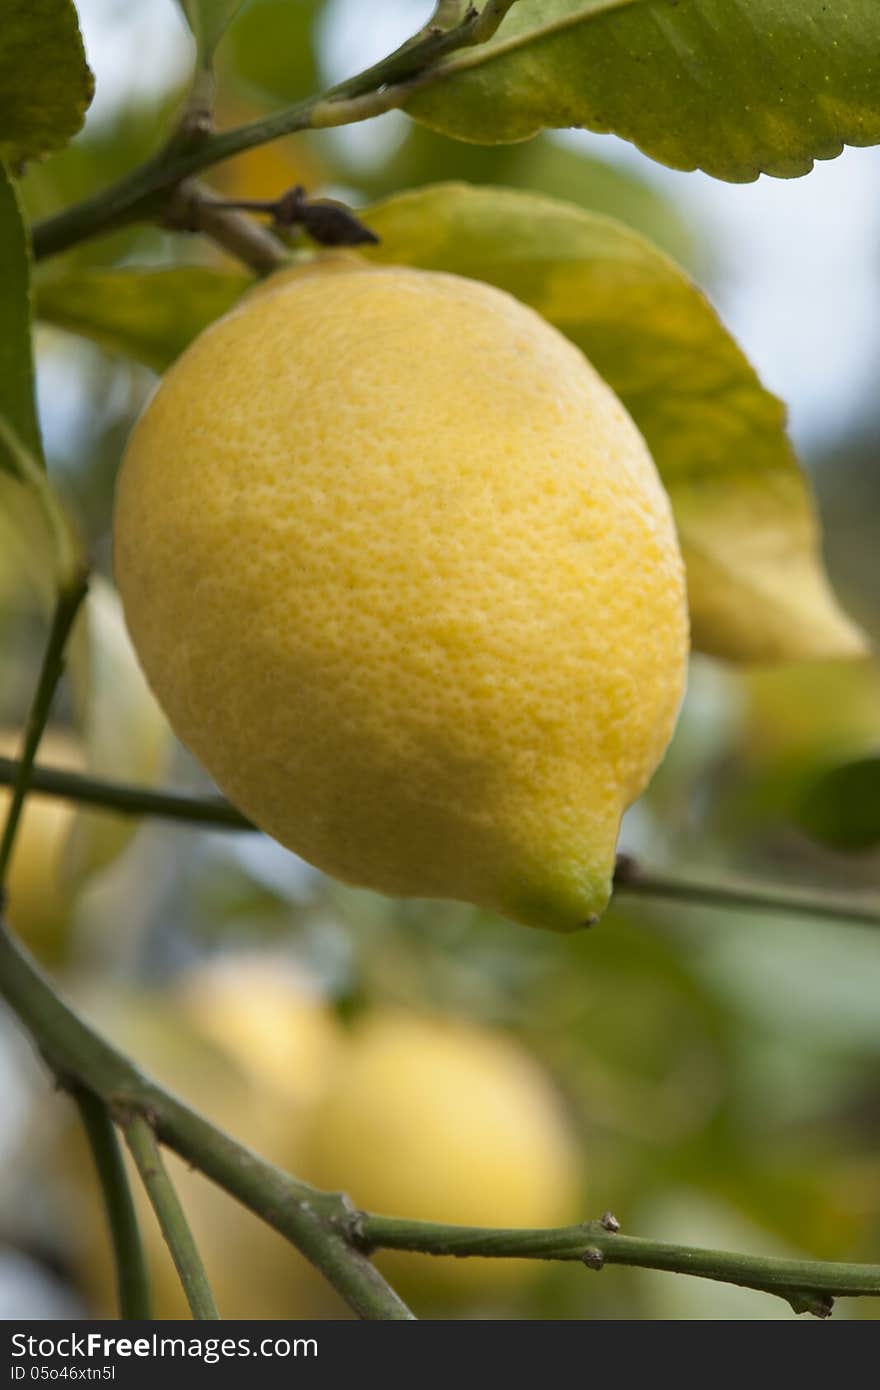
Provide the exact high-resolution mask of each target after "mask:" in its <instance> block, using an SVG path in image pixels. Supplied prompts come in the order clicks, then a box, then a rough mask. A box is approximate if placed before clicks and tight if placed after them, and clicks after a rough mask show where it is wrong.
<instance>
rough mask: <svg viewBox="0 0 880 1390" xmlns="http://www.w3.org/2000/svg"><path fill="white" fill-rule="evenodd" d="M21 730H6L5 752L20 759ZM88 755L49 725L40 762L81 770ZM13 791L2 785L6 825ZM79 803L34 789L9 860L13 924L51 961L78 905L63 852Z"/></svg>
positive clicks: (2, 737)
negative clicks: (69, 884) (66, 874)
mask: <svg viewBox="0 0 880 1390" xmlns="http://www.w3.org/2000/svg"><path fill="white" fill-rule="evenodd" d="M21 742H22V739H21V735H19V734H15V733H13V732H11V731H3V732H0V755H2V756H3V757H5V758H17V757H19V756H20V753H21ZM84 761H85V760H84V757H83V752H82V749H81V748H80V746H79V744H78V743H77V742H76V740H75V739H73V738H72V737H71V736H70V735H68V734H65V733H62V732H60V731H57V730H51V729H50V730H49V731H48V732H47V733H46V734H44V735H43V738H42V740H41V742H40V748H39V753H38V762H42V763H46V765H47V766H49V767H58V768H62V769H63V770H65V771H68V772H80V771H82V768H83V765H84ZM11 796H12V793H11V791H10V790H9V788H7V787H2V788H0V825H2V824H3V822H4V821H5V818H6V813H7V811H8V809H9V803H10V800H11ZM75 809H76V808H75V807H74V805H73V804H72V803H71V802H67V801H62V800H60V799H59V798H57V797H50V796H43V795H42V794H41V793H39V792H32V793H31V794H30V795H29V796H28V798H27V801H26V802H25V806H24V811H23V812H22V816H21V820H20V821H19V823H18V832H17V834H16V840H15V846H14V848H13V851H12V860H11V862H10V865H9V878H8V882H7V890H8V895H9V903H8V907H7V909H6V912H7V916H8V918H9V922H10V925H11V926H12V927H13V928H14V930H15V931H16V932H17V933H18V934H19V935H20V936H21V938H22V940H24V941H25V942H27V944H28V946H29V947H30V949H31V950H32V951H33V952H34V954H35V955H36V956H37V957H38V958H39V959H40V960H42V961H43V962H44V963H45V964H48V965H52V964H55V963H57V961H58V960H59V959H60V958H61V956H62V955H63V953H64V936H65V931H66V928H67V926H68V924H69V920H70V915H71V910H72V905H73V904H72V895H71V893H70V891H69V890H68V888H67V886H66V885H65V882H64V873H63V856H64V848H65V845H66V843H67V837H68V835H69V833H70V830H71V827H72V825H73V817H74V814H75Z"/></svg>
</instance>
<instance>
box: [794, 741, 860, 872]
mask: <svg viewBox="0 0 880 1390" xmlns="http://www.w3.org/2000/svg"><path fill="white" fill-rule="evenodd" d="M795 818H796V820H797V823H798V825H800V827H801V829H803V830H805V831H806V832H807V834H808V835H810V836H811V837H812V838H813V839H814V840H819V841H821V842H822V844H826V845H829V846H830V847H831V848H832V849H839V850H850V851H851V850H868V849H874V848H875V847H876V846H877V845H880V752H877V753H875V754H873V755H872V756H871V757H867V758H860V759H859V760H858V761H856V762H852V763H845V764H844V765H843V766H842V767H834V768H831V769H830V770H829V771H828V772H826V773H824V775H822V776H821V777H817V778H816V780H815V781H814V782H813V783H812V784H811V786H810V787H809V788H808V789H807V791H806V792H805V793H804V796H803V798H802V800H801V803H800V805H799V806H798V808H797V812H796V817H795Z"/></svg>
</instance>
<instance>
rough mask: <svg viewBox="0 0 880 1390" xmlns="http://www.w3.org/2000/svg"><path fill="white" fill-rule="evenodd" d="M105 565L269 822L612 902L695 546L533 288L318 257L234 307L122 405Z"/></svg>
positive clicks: (388, 882)
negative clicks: (131, 409)
mask: <svg viewBox="0 0 880 1390" xmlns="http://www.w3.org/2000/svg"><path fill="white" fill-rule="evenodd" d="M115 566H116V576H117V580H118V584H119V588H120V591H121V594H122V598H123V603H124V607H125V613H126V618H127V621H128V624H129V628H130V632H131V635H132V638H133V641H134V645H135V648H136V650H137V651H138V653H139V655H140V659H141V661H142V664H143V666H144V670H145V671H146V674H147V676H148V678H149V680H150V682H151V684H152V686H153V689H154V691H155V693H156V695H157V696H158V698H159V700H160V702H161V704H162V705H163V706H164V708H165V711H166V713H167V714H168V716H169V718H170V720H171V723H172V724H173V726H174V728H175V730H176V731H177V733H178V734H179V736H180V737H181V738H182V740H183V741H184V743H186V744H187V745H188V747H189V748H190V749H191V750H192V752H193V753H194V754H195V755H196V756H197V757H198V758H200V759H201V761H202V762H203V763H204V765H205V767H206V768H207V769H208V771H209V772H210V773H211V774H212V775H213V777H214V778H215V780H216V781H217V782H218V784H219V785H220V787H221V788H222V789H223V790H224V791H225V792H226V793H227V795H228V796H229V797H230V798H231V799H232V800H233V801H234V802H235V803H236V804H237V805H239V806H240V807H241V808H242V809H243V810H244V811H245V812H246V813H247V814H248V815H249V816H251V817H252V818H253V819H254V820H255V821H256V822H257V824H258V825H260V826H261V827H262V828H263V829H264V830H266V831H268V832H269V834H271V835H273V836H275V838H276V839H278V840H280V841H281V843H282V844H284V845H286V846H288V847H289V848H290V849H293V850H295V851H296V852H297V853H298V854H300V855H302V856H303V857H304V858H305V859H307V860H309V861H310V862H311V863H312V864H314V865H316V866H317V867H319V868H321V869H323V870H325V871H326V872H328V873H330V874H333V875H336V876H337V877H339V878H341V879H344V880H347V881H349V882H351V883H354V884H360V885H363V886H365V887H368V888H373V889H376V890H378V891H381V892H384V893H389V894H397V895H413V896H421V897H441V898H457V899H462V900H464V901H467V902H471V903H476V904H479V905H482V906H484V907H487V908H490V909H495V910H497V911H499V912H501V913H503V914H506V915H508V916H510V917H512V918H515V919H519V920H521V921H523V922H527V923H533V924H536V925H541V926H547V927H553V928H557V929H560V930H567V929H570V928H573V927H577V926H579V925H582V924H584V923H588V922H590V921H592V920H594V919H595V917H596V915H597V914H598V913H600V912H601V911H602V909H603V908H604V906H605V904H606V902H607V899H608V896H609V892H610V887H611V877H612V873H613V867H614V855H615V845H616V840H617V833H618V826H619V822H620V817H621V813H622V811H623V809H624V808H625V807H626V806H627V805H628V804H629V803H630V802H631V801H632V800H633V799H634V798H635V797H636V796H638V795H639V793H640V792H641V791H642V789H643V788H644V786H645V784H646V782H647V781H648V779H649V778H650V776H651V773H652V772H653V770H654V768H655V767H656V765H657V763H658V762H659V760H660V758H661V757H662V754H663V752H664V749H665V748H666V745H667V743H668V740H669V738H670V736H671V732H672V728H673V725H674V722H675V718H676V714H677V710H678V707H679V703H680V700H681V695H682V689H683V684H684V676H685V666H686V654H687V619H686V608H685V593H684V577H683V567H682V561H681V556H680V552H679V547H678V542H677V538H676V534H675V528H674V524H673V521H672V516H671V512H670V507H669V502H668V499H667V496H666V494H665V492H664V490H663V487H662V485H661V483H660V481H659V478H658V475H657V472H656V469H655V467H654V464H653V462H652V460H651V458H650V455H649V454H648V451H647V448H646V446H645V443H644V441H643V440H642V438H641V435H640V434H639V433H638V430H637V429H636V427H635V426H634V424H633V422H632V421H631V419H630V418H629V416H628V415H627V413H626V411H625V410H624V408H623V406H622V405H621V403H620V402H619V400H618V399H617V398H616V396H615V395H614V394H613V393H612V391H611V390H610V389H609V388H608V387H607V386H606V385H605V384H604V382H603V381H602V380H601V379H600V378H599V377H598V375H597V374H596V372H595V371H594V370H593V369H592V367H591V366H590V365H589V363H588V362H587V361H586V359H585V358H584V356H583V355H582V354H581V353H580V352H579V351H578V349H577V348H575V347H574V346H573V345H572V344H571V343H570V342H569V341H568V340H567V339H566V338H564V337H563V336H562V335H561V334H559V333H558V332H557V331H556V330H555V329H554V328H552V327H551V326H549V325H548V324H547V323H546V322H545V321H544V320H543V319H541V318H540V317H539V316H538V315H537V314H535V313H534V312H533V311H532V310H531V309H529V308H527V307H525V306H524V305H523V304H521V303H520V302H519V301H517V300H515V299H513V298H512V297H510V296H509V295H507V294H505V293H503V292H501V291H499V290H497V289H495V288H493V287H490V286H488V285H485V284H483V283H480V282H477V281H472V280H467V279H463V278H461V277H458V276H454V275H446V274H441V273H434V272H425V271H419V270H412V269H402V268H398V267H391V268H375V267H371V268H369V269H368V270H364V269H361V268H352V269H351V270H348V271H347V270H346V269H345V268H344V266H340V265H339V264H338V263H337V265H336V268H335V270H334V272H333V273H332V274H326V275H325V274H314V273H312V274H309V275H304V276H296V275H294V276H293V277H288V278H287V279H286V281H285V282H284V283H283V284H282V285H281V286H280V287H279V288H278V289H277V290H276V291H275V292H272V293H263V294H261V295H259V296H256V297H254V298H252V299H250V300H249V301H247V302H245V303H242V304H240V305H239V306H238V307H237V308H236V309H235V310H233V312H232V313H230V314H229V315H227V316H226V317H225V318H224V319H222V320H220V321H218V322H217V323H215V324H213V325H212V326H211V327H210V328H209V329H208V330H207V331H206V332H205V333H203V334H202V336H201V337H200V338H199V339H198V340H197V341H196V342H195V343H194V344H193V345H192V346H191V347H190V348H189V350H188V351H187V352H186V353H185V354H184V356H183V357H182V358H181V359H180V360H179V361H178V362H177V363H176V364H175V365H174V366H173V367H172V368H171V370H170V371H169V373H168V374H167V376H166V377H165V378H164V380H163V381H162V383H161V385H160V386H159V388H158V390H157V392H156V394H155V396H154V397H153V399H152V401H151V403H150V404H149V405H148V407H147V409H146V411H145V413H144V414H143V416H142V417H141V419H140V421H139V422H138V424H137V426H136V427H135V430H134V433H133V435H132V438H131V440H130V443H129V445H128V448H127V451H126V456H125V460H124V463H123V467H122V471H121V476H120V481H119V487H118V494H117V504H116V520H115Z"/></svg>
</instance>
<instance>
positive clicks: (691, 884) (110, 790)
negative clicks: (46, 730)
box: [0, 758, 880, 927]
mask: <svg viewBox="0 0 880 1390" xmlns="http://www.w3.org/2000/svg"><path fill="white" fill-rule="evenodd" d="M19 766H20V764H19V763H18V762H17V761H16V760H15V759H14V758H0V786H11V785H13V784H14V783H15V779H16V776H17V774H18V769H19ZM30 787H31V793H32V794H37V795H46V796H55V797H60V798H62V799H63V800H66V801H73V802H80V803H82V804H83V805H86V806H99V807H101V808H103V809H104V810H108V811H116V812H118V813H119V814H120V815H124V816H158V817H160V818H163V819H166V820H175V821H184V822H188V823H189V824H191V825H194V826H202V827H204V828H205V829H209V830H244V831H255V830H256V829H257V826H255V825H254V823H253V821H250V820H248V818H247V816H244V815H242V813H241V811H239V810H237V809H236V807H234V806H233V805H232V804H231V803H230V802H228V801H226V800H225V799H224V798H223V797H221V796H188V795H186V794H185V793H183V792H173V791H155V790H153V789H152V788H150V787H137V786H128V785H126V784H125V783H122V782H107V781H103V780H101V779H100V778H94V777H86V776H84V775H83V774H82V773H78V772H67V771H64V770H62V769H61V768H53V767H43V766H35V767H34V768H33V770H32V774H31V778H30ZM614 888H615V893H617V894H619V895H620V896H624V895H626V896H633V897H642V898H646V899H649V900H651V899H654V900H657V901H662V900H667V901H669V902H680V903H689V904H692V905H693V906H699V907H711V908H719V909H725V908H726V909H732V910H746V909H749V908H754V909H756V910H757V911H759V912H776V913H784V914H788V915H789V916H793V917H818V918H821V919H822V920H824V921H839V922H852V923H855V924H861V925H863V926H872V927H880V902H876V901H873V900H872V899H870V898H864V899H863V898H860V897H857V896H856V895H854V894H839V893H827V892H824V893H823V892H820V891H819V890H818V889H814V888H811V889H810V891H809V893H803V892H799V891H798V890H796V889H791V888H779V887H775V886H773V885H770V884H763V883H761V884H758V883H748V882H742V881H740V880H732V879H730V880H722V881H715V882H712V883H705V882H700V881H699V880H696V879H689V878H681V877H679V876H678V875H676V874H663V873H660V872H658V871H656V870H650V869H646V868H644V867H643V866H642V865H641V864H638V863H637V862H636V861H635V860H634V859H632V858H630V857H629V855H619V856H618V860H617V871H616V873H615V876H614Z"/></svg>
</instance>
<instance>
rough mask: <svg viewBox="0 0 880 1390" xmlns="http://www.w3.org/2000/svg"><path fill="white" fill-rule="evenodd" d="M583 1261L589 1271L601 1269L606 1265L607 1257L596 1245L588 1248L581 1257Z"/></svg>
mask: <svg viewBox="0 0 880 1390" xmlns="http://www.w3.org/2000/svg"><path fill="white" fill-rule="evenodd" d="M581 1260H582V1261H583V1263H584V1264H585V1265H586V1266H587V1269H601V1268H602V1266H603V1265H604V1264H605V1256H604V1255H603V1254H602V1251H601V1250H599V1249H597V1247H596V1246H595V1245H588V1246H587V1248H586V1250H585V1251H584V1253H583V1254H582V1255H581Z"/></svg>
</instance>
